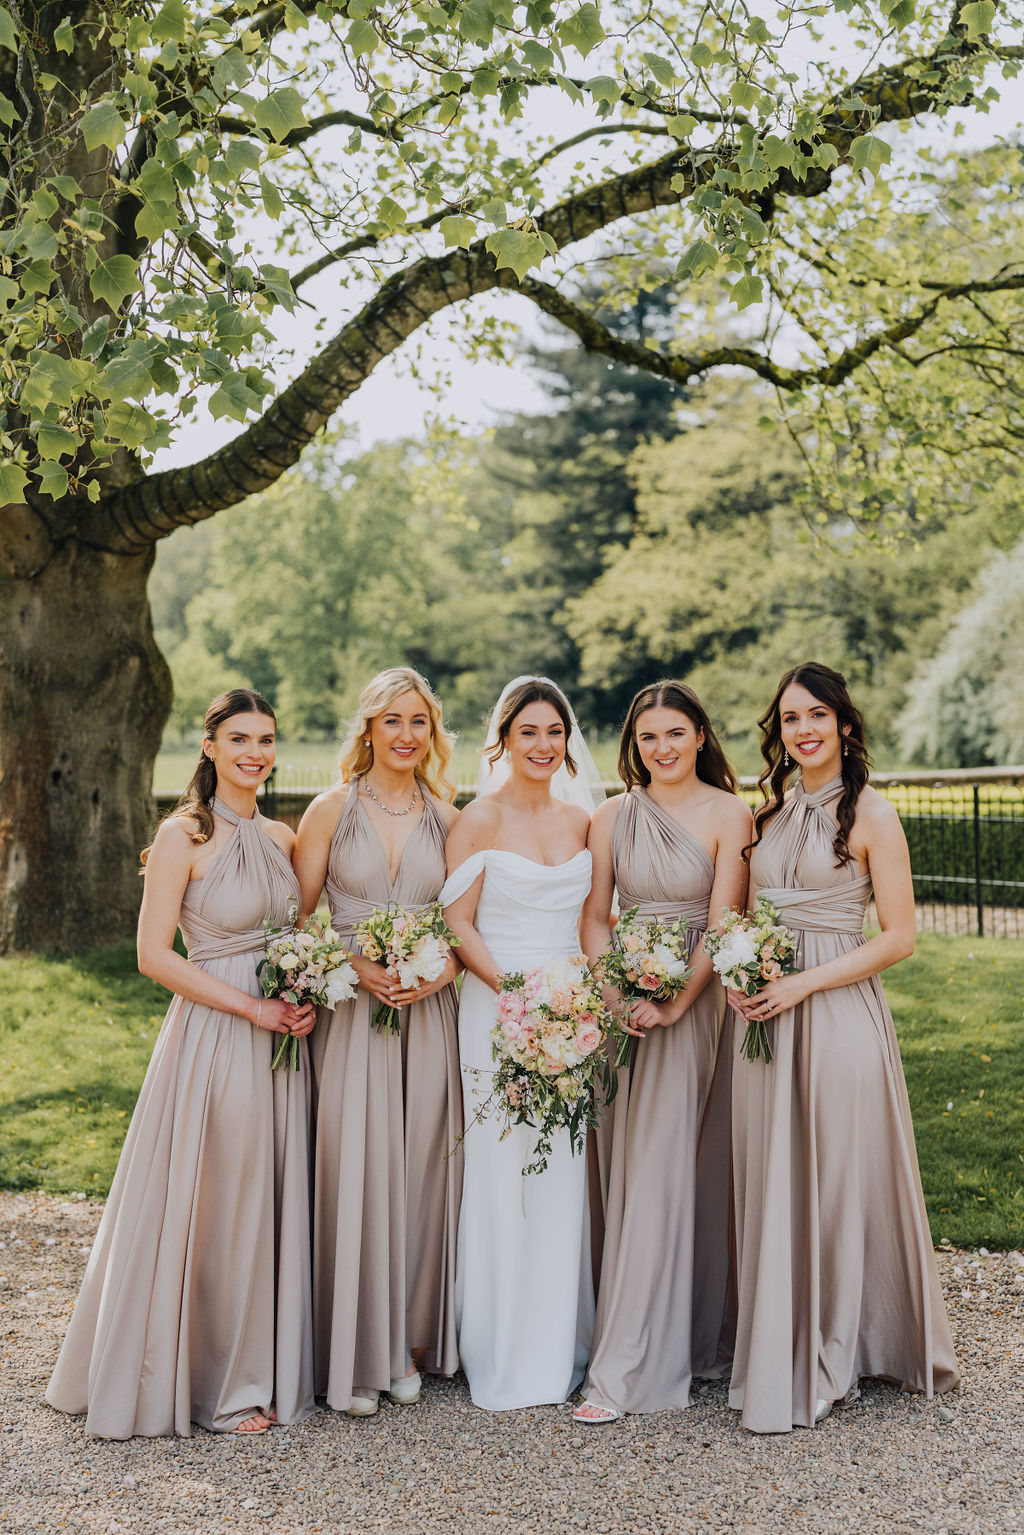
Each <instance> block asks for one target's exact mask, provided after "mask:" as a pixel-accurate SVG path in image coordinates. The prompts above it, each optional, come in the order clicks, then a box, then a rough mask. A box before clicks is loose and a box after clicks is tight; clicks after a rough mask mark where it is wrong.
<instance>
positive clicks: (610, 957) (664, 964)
mask: <svg viewBox="0 0 1024 1535" xmlns="http://www.w3.org/2000/svg"><path fill="white" fill-rule="evenodd" d="M637 910H638V908H637V907H636V906H631V907H630V908H629V910H628V911H624V912H623V913H622V915H621V917H620V918H619V920H618V922H617V923H616V924H615V931H614V932H613V933H612V947H611V948H610V949H607V950H606V951H605V953H604V954H602V955H601V957H600V959H599V960H598V961H597V964H596V966H595V969H596V970H597V972H598V974H599V975H600V976H601V978H602V980H604V981H606V982H607V983H608V984H609V985H610V986H615V987H616V988H617V989H618V990H619V991H620V992H621V993H622V995H623V996H624V997H626V998H627V999H634V1000H637V1001H642V1000H644V999H646V1000H647V1001H648V1002H671V1000H672V998H673V997H677V996H678V995H679V993H680V992H681V991H682V990H683V988H684V986H685V985H686V983H687V981H688V980H689V979H690V977H691V975H692V974H693V967H692V966H691V965H688V964H687V962H686V922H685V921H684V920H683V918H682V917H677V919H676V920H675V922H665V921H663V920H662V919H661V918H660V917H647V918H645V919H644V920H643V921H637V915H636V914H637ZM629 1039H630V1036H629V1035H628V1034H627V1035H626V1036H625V1043H626V1045H627V1047H628V1045H629ZM617 1064H619V1065H622V1064H623V1063H622V1062H621V1061H619V1062H618V1063H617Z"/></svg>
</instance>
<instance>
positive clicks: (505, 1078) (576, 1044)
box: [481, 954, 620, 1174]
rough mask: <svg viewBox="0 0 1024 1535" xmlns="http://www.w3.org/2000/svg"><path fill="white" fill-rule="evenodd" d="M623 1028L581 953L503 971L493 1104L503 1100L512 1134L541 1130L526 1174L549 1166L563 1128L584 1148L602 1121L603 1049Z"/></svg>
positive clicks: (606, 1072)
mask: <svg viewBox="0 0 1024 1535" xmlns="http://www.w3.org/2000/svg"><path fill="white" fill-rule="evenodd" d="M619 1032H620V1031H619V1029H618V1025H616V1024H615V1023H613V1021H612V1019H611V1017H610V1015H609V1014H608V1012H607V1010H606V1008H605V1005H604V999H603V997H602V995H601V991H600V988H599V986H598V983H597V980H596V978H595V977H594V975H593V974H592V972H591V971H590V969H589V968H588V966H587V962H586V959H585V958H584V956H583V955H582V954H575V955H570V956H564V957H563V956H558V957H556V958H554V959H550V960H549V961H548V962H547V964H546V965H540V966H538V967H537V968H536V969H533V970H527V971H526V972H525V974H524V973H519V974H509V975H503V976H502V978H501V985H500V989H499V991H498V1001H497V1011H496V1021H495V1024H494V1029H493V1031H492V1035H491V1053H492V1055H493V1057H494V1059H495V1061H496V1062H497V1063H498V1065H497V1070H496V1071H495V1073H494V1083H493V1091H492V1094H491V1098H490V1099H489V1100H488V1103H490V1102H491V1101H493V1100H494V1099H496V1100H497V1105H498V1108H499V1109H500V1111H501V1112H502V1113H503V1114H504V1116H505V1134H507V1133H508V1131H509V1130H510V1129H511V1128H512V1126H513V1125H524V1124H525V1125H531V1126H533V1127H534V1128H535V1129H536V1130H537V1132H538V1133H537V1143H536V1146H535V1148H534V1153H533V1158H532V1160H531V1161H530V1162H529V1163H528V1164H527V1166H525V1167H524V1168H523V1173H524V1174H526V1173H539V1172H543V1171H544V1169H545V1168H546V1167H547V1165H548V1158H549V1157H550V1155H551V1139H552V1136H553V1135H554V1133H555V1132H556V1131H557V1130H568V1132H569V1141H570V1145H571V1147H572V1152H573V1155H575V1154H576V1153H577V1152H579V1151H582V1149H583V1147H584V1146H585V1144H586V1139H587V1131H588V1130H589V1129H590V1128H591V1127H592V1126H593V1125H595V1124H596V1123H597V1105H596V1096H595V1085H596V1083H597V1080H598V1078H599V1077H601V1078H603V1079H604V1080H605V1081H606V1083H607V1082H608V1081H609V1079H610V1073H611V1063H610V1061H609V1059H608V1055H607V1053H606V1051H605V1050H604V1049H603V1048H602V1047H603V1046H604V1043H605V1041H606V1040H607V1039H608V1038H609V1037H614V1036H616V1035H617V1034H618V1033H619ZM484 1107H485V1109H486V1105H485V1106H484ZM482 1112H484V1111H483V1110H482V1111H481V1113H482Z"/></svg>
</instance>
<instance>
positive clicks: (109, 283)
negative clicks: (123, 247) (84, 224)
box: [89, 256, 142, 309]
mask: <svg viewBox="0 0 1024 1535" xmlns="http://www.w3.org/2000/svg"><path fill="white" fill-rule="evenodd" d="M141 286H142V284H141V283H140V282H139V274H138V271H137V270H136V267H135V262H134V261H133V260H132V258H131V257H130V256H108V257H107V259H106V260H105V261H97V263H96V267H95V270H94V271H92V272H90V273H89V287H90V288H91V289H92V296H93V298H95V299H99V300H100V301H101V302H102V303H105V304H109V305H110V307H111V309H119V308H120V306H121V305H122V304H123V302H124V300H125V299H126V298H128V296H129V295H130V294H132V293H137V292H138V291H139V289H140V288H141Z"/></svg>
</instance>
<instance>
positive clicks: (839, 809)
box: [744, 661, 871, 868]
mask: <svg viewBox="0 0 1024 1535" xmlns="http://www.w3.org/2000/svg"><path fill="white" fill-rule="evenodd" d="M794 683H796V684H797V685H798V686H799V687H802V688H806V689H807V691H808V693H810V694H811V696H812V697H813V698H816V699H817V700H818V702H819V703H823V704H825V705H826V707H827V708H829V709H831V710H832V712H833V714H834V715H835V717H836V721H837V723H838V726H839V735H840V739H841V741H842V743H843V754H842V757H841V758H840V762H841V769H840V770H841V772H842V776H843V792H842V795H841V797H840V800H839V803H838V805H837V806H836V820H837V821H838V823H839V828H838V830H837V832H836V837H835V841H834V842H833V844H832V846H833V849H834V851H835V855H836V866H837V868H841V867H842V865H843V864H847V863H849V862H850V859H851V858H852V857H853V854H852V853H851V852H850V846H849V841H848V838H849V835H850V832H851V830H852V829H853V821H854V817H855V816H856V814H857V801H858V799H859V798H860V791H861V790H862V789H863V788H864V785H865V784H866V783H867V781H868V769H869V768H870V766H871V758H870V757H869V756H868V751H867V746H866V745H865V743H864V719H863V716H862V715H861V712H860V710H859V709H858V708H857V706H856V704H855V703H854V702H853V699H852V698H851V697H850V694H849V692H848V691H847V687H846V678H845V677H844V676H843V675H842V673H841V672H834V671H833V670H832V668H831V667H830V666H823V665H822V664H821V662H820V661H804V662H803V663H802V664H801V665H800V666H794V667H793V669H792V670H791V671H788V672H786V674H785V676H784V677H783V678H782V680H781V681H780V682H779V685H778V687H777V688H776V689H775V697H774V698H773V699H772V701H771V703H770V704H769V705H768V707H767V709H766V710H765V712H764V713H763V714H762V716H761V718H760V719H759V720H758V722H757V723H758V727H759V728H760V731H761V756H762V757H763V758H764V760H765V764H766V766H765V770H764V772H763V773H762V774H761V776H760V778H759V779H758V781H757V782H758V787H759V788H760V790H761V793H762V794H763V795H764V799H765V803H764V804H763V805H761V806H760V807H759V808H758V809H757V810H755V812H754V840H753V842H751V844H750V846H749V847H748V848H745V849H744V854H745V856H747V857H749V855H750V852H751V850H752V849H753V848H755V847H756V846H757V844H758V843H759V842H760V840H761V838H762V837H763V835H764V829H765V827H766V826H767V825H768V822H769V821H770V820H771V818H772V816H773V815H775V814H777V812H778V811H779V810H781V809H782V803H783V799H784V797H785V793H786V779H787V778H788V777H789V776H790V774H791V773H793V772H794V771H799V769H798V768H797V765H796V764H795V763H790V764H789V765H788V766H787V764H786V753H785V749H784V747H783V745H782V695H783V693H784V692H785V691H786V689H787V688H788V687H792V686H793V684H794ZM844 732H846V733H845V734H844Z"/></svg>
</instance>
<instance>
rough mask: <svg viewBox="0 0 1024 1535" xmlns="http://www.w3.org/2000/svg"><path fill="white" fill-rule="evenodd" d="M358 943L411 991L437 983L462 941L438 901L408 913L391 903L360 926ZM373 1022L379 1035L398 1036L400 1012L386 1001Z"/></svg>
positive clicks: (375, 1014)
mask: <svg viewBox="0 0 1024 1535" xmlns="http://www.w3.org/2000/svg"><path fill="white" fill-rule="evenodd" d="M356 942H357V943H358V945H359V947H360V949H361V950H362V952H363V953H364V954H365V955H366V958H367V959H373V960H377V961H378V962H379V963H380V964H382V965H384V966H385V967H386V968H387V969H388V970H390V971H391V972H392V973H393V974H394V975H396V976H397V977H398V979H399V981H400V982H401V983H402V985H403V987H405V988H406V989H408V990H412V989H413V988H414V987H416V986H422V985H423V984H424V983H429V982H430V981H436V980H437V978H438V976H439V975H440V974H441V972H442V970H443V969H444V967H445V965H446V964H447V963H448V960H449V957H450V955H451V951H452V949H455V948H457V947H458V945H459V943H460V942H461V939H459V938H458V937H456V935H455V934H454V933H453V932H452V930H451V928H450V927H449V926H448V924H447V922H446V921H445V920H444V916H443V914H442V911H441V906H440V903H439V902H437V901H435V902H434V904H433V905H432V906H426V907H424V909H423V910H422V911H414V912H409V911H406V910H405V909H404V907H402V906H399V905H397V904H396V902H394V901H391V902H390V903H389V904H388V905H387V906H378V907H377V909H376V910H375V911H373V912H371V913H370V915H369V916H368V917H366V918H364V920H363V921H362V922H360V923H359V925H358V927H357V928H356ZM371 1021H372V1023H373V1026H374V1028H375V1029H376V1030H377V1031H378V1033H381V1034H397V1033H398V1009H397V1008H396V1007H392V1006H391V1005H390V1004H389V1003H387V1002H381V1003H380V1004H379V1005H378V1007H377V1010H376V1012H375V1013H374V1015H373V1018H372V1020H371Z"/></svg>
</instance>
